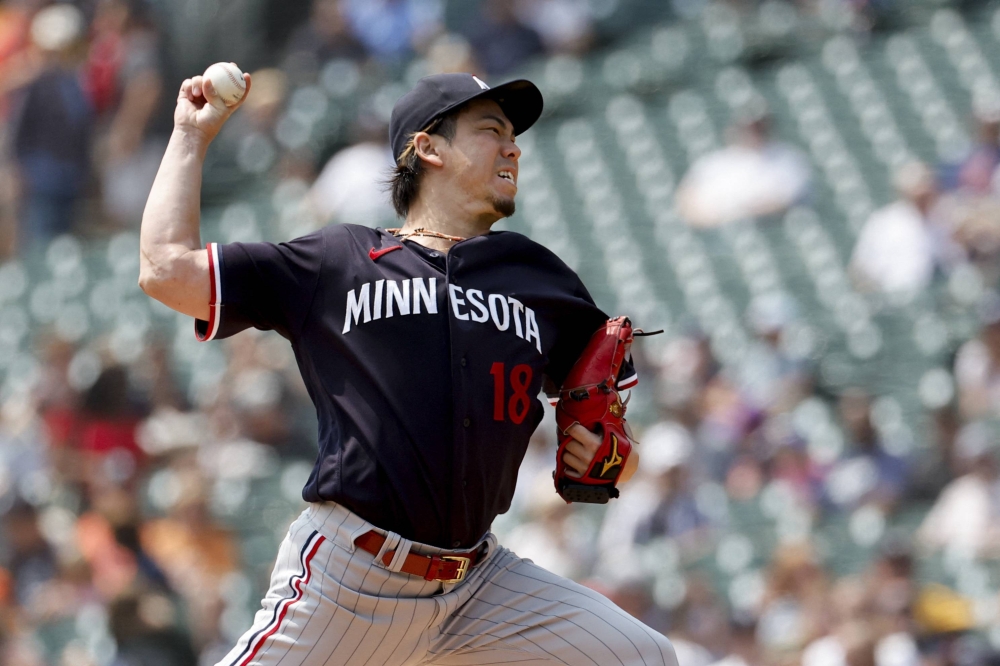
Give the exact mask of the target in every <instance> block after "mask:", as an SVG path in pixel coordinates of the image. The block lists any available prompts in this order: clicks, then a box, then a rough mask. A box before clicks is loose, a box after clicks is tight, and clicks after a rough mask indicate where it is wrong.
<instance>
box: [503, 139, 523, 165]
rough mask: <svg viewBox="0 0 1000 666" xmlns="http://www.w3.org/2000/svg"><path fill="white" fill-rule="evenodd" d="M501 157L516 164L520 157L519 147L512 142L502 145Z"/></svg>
mask: <svg viewBox="0 0 1000 666" xmlns="http://www.w3.org/2000/svg"><path fill="white" fill-rule="evenodd" d="M503 156H504V157H506V158H507V159H510V160H514V161H515V162H516V161H517V160H518V158H519V157H521V147H520V146H518V145H517V144H516V143H514V141H513V140H511V141H508V142H507V143H506V144H505V145H504V150H503Z"/></svg>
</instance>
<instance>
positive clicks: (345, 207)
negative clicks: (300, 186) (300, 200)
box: [309, 112, 396, 226]
mask: <svg viewBox="0 0 1000 666" xmlns="http://www.w3.org/2000/svg"><path fill="white" fill-rule="evenodd" d="M354 134H355V138H356V141H355V142H354V143H353V144H352V145H350V146H348V147H346V148H344V149H342V150H340V151H339V152H337V153H336V154H335V155H334V156H333V157H331V158H330V160H329V161H328V162H327V163H326V165H325V166H324V167H323V169H322V171H320V174H319V176H317V178H316V181H315V182H314V183H313V185H312V188H311V189H310V191H309V200H310V202H311V204H312V207H313V210H314V211H315V212H316V215H317V218H318V222H319V223H320V224H327V223H329V222H337V223H342V224H364V225H369V226H374V225H378V224H382V223H386V224H388V223H390V222H393V221H394V220H395V219H396V216H395V213H394V212H393V210H392V206H391V205H390V204H389V196H388V194H387V192H386V190H385V183H386V182H387V178H388V174H389V172H390V170H391V169H392V166H393V159H392V150H391V149H390V148H389V144H388V143H386V137H387V136H388V133H387V131H386V125H385V123H383V122H382V121H381V120H380V119H379V118H378V117H377V116H376V115H375V114H373V113H370V112H362V113H360V114H358V118H357V121H356V122H355V132H354ZM388 226H393V225H392V224H388Z"/></svg>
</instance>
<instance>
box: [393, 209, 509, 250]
mask: <svg viewBox="0 0 1000 666" xmlns="http://www.w3.org/2000/svg"><path fill="white" fill-rule="evenodd" d="M449 203H451V202H442V201H440V200H428V198H426V197H417V200H416V201H414V202H413V205H412V206H410V211H409V213H408V214H407V215H406V222H405V223H404V224H403V227H402V232H403V233H404V234H405V233H406V232H408V231H413V230H414V229H421V228H423V229H428V230H430V231H436V232H438V233H442V234H448V235H449V236H459V237H461V238H471V237H472V236H482V235H483V234H486V233H489V230H490V227H492V226H493V223H495V222H496V221H497V220H498V219H500V218H499V216H498V215H497V214H496V212H495V211H492V210H491V211H490V212H489V213H484V212H482V210H481V206H480V210H478V211H477V210H470V209H469V207H468V206H462V205H448V204H449ZM410 240H412V241H415V242H417V243H420V244H421V245H423V246H425V247H429V248H432V249H434V250H441V251H443V252H447V251H448V249H449V248H451V246H452V245H454V244H455V243H456V242H457V241H450V240H446V239H443V238H433V237H430V236H413V237H411V238H410Z"/></svg>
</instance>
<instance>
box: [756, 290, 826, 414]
mask: <svg viewBox="0 0 1000 666" xmlns="http://www.w3.org/2000/svg"><path fill="white" fill-rule="evenodd" d="M796 310H797V308H796V304H795V302H794V301H793V300H792V298H791V297H790V296H788V295H787V294H785V293H782V292H770V293H767V294H762V295H759V296H757V297H755V298H754V299H753V300H752V301H751V302H750V306H749V307H748V308H747V319H748V321H749V324H750V327H751V328H752V329H753V332H754V333H755V334H756V335H757V341H756V342H755V344H754V345H753V346H752V347H751V349H750V351H749V353H748V355H747V357H746V358H745V359H744V361H743V363H742V364H741V365H740V372H739V382H740V389H741V390H742V392H743V395H744V396H745V397H746V399H747V401H748V402H750V404H752V405H753V406H754V407H756V408H757V409H760V410H766V411H771V412H782V411H787V410H789V409H791V408H792V407H794V406H795V405H796V404H798V403H799V402H800V401H801V400H802V399H803V398H805V397H806V396H808V395H809V392H810V389H811V387H812V382H811V373H810V372H809V368H808V366H807V364H806V363H805V362H804V361H803V359H801V358H795V357H793V356H792V355H791V354H790V353H789V352H788V344H787V339H786V337H787V336H786V335H785V332H786V330H787V329H788V327H789V326H790V325H791V324H793V323H794V321H795V318H796Z"/></svg>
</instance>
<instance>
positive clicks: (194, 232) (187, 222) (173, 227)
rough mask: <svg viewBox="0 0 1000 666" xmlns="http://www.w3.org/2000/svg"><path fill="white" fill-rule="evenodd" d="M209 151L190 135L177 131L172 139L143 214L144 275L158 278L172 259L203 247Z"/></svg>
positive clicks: (141, 237) (142, 254) (142, 252)
mask: <svg viewBox="0 0 1000 666" xmlns="http://www.w3.org/2000/svg"><path fill="white" fill-rule="evenodd" d="M206 149H207V143H206V142H205V141H204V140H201V139H200V138H198V137H197V136H195V135H192V134H190V133H186V132H183V131H180V130H175V131H174V133H173V135H172V136H171V137H170V143H169V144H167V150H166V152H165V153H164V155H163V161H162V162H161V163H160V169H159V171H158V172H157V173H156V180H154V181H153V188H152V189H151V190H150V192H149V198H148V199H147V200H146V209H145V211H144V212H143V214H142V229H141V231H140V235H139V246H140V249H141V266H140V270H141V272H142V273H148V274H151V275H153V276H155V275H156V274H157V273H159V272H161V270H162V269H163V266H162V262H163V259H166V258H168V257H169V255H176V254H178V253H183V252H184V251H186V250H197V249H199V248H200V247H201V229H200V226H201V175H202V166H203V165H204V162H205V151H206ZM165 255H166V256H165ZM161 257H163V259H161Z"/></svg>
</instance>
